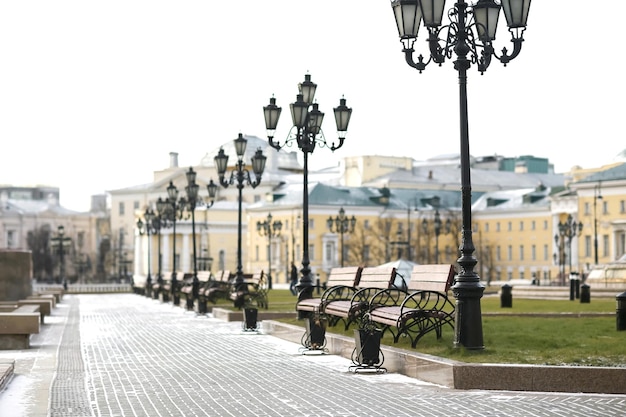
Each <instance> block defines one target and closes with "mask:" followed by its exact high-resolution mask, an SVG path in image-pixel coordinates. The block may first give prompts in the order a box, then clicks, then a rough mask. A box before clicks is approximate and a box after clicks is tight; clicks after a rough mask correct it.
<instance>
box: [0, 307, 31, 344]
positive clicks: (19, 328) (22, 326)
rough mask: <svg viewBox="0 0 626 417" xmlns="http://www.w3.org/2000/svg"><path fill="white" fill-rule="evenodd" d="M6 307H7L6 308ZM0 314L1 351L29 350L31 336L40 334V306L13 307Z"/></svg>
mask: <svg viewBox="0 0 626 417" xmlns="http://www.w3.org/2000/svg"><path fill="white" fill-rule="evenodd" d="M5 307H6V306H5ZM2 310H3V311H2V312H0V349H11V350H13V349H28V348H29V347H30V335H31V334H35V333H39V316H40V314H39V306H37V305H34V304H33V305H21V306H17V307H15V306H13V307H12V309H11V311H6V308H3V309H2Z"/></svg>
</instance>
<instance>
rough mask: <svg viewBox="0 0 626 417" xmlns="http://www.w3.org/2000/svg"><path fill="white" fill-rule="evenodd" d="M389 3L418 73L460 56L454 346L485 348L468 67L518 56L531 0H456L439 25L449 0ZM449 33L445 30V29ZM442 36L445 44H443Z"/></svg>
mask: <svg viewBox="0 0 626 417" xmlns="http://www.w3.org/2000/svg"><path fill="white" fill-rule="evenodd" d="M501 5H502V7H503V8H504V12H505V13H504V14H505V17H506V20H507V25H508V26H509V31H510V32H511V35H512V39H511V41H512V42H513V45H514V49H513V51H512V52H511V53H510V54H509V53H508V52H507V50H506V49H503V50H502V53H501V54H500V55H498V54H496V53H495V51H494V49H493V47H492V44H491V42H492V41H493V40H494V39H495V32H496V27H495V25H494V24H497V19H494V15H495V16H497V14H499V13H500V8H501ZM391 6H392V8H393V11H394V16H395V18H396V25H397V28H398V34H399V36H400V41H401V42H402V43H403V45H404V49H403V52H404V54H405V60H406V62H407V64H408V65H409V66H411V67H413V68H415V69H416V70H418V71H419V72H420V73H421V72H422V71H424V70H425V69H426V66H427V65H428V64H429V63H431V62H434V63H436V64H438V65H441V64H442V63H443V62H445V60H446V59H449V58H452V56H454V55H455V56H456V60H455V61H454V68H455V69H456V70H457V72H458V79H459V118H460V147H461V196H462V202H461V207H462V216H463V222H462V232H461V233H462V234H461V245H460V247H459V249H460V251H461V257H460V258H459V260H458V263H459V266H460V271H459V273H458V275H457V280H456V283H455V285H454V286H453V287H452V291H453V293H454V296H455V298H456V304H457V307H456V311H455V336H454V346H455V347H459V346H464V347H465V348H467V349H483V348H484V345H483V333H482V318H481V316H482V314H481V308H480V299H481V298H482V295H483V292H484V289H485V288H484V286H483V285H482V284H481V283H480V278H479V276H478V274H477V273H476V272H475V271H474V267H475V266H476V264H477V262H478V261H477V259H476V257H475V256H474V251H475V247H474V243H473V241H472V222H471V220H472V216H471V203H472V201H471V178H470V152H469V127H468V106H467V70H468V69H469V68H470V66H471V64H472V63H476V64H477V67H478V70H479V71H480V72H481V73H482V72H485V71H486V70H487V68H488V67H489V65H490V63H491V60H492V57H495V58H496V59H498V60H499V61H500V62H501V63H503V64H505V65H506V64H507V63H508V62H510V61H511V60H512V59H514V58H515V57H517V56H518V54H519V53H520V51H521V45H522V41H523V37H522V34H523V32H524V30H525V29H526V21H527V18H528V10H529V6H530V1H529V0H520V1H516V2H514V3H513V2H511V1H510V0H503V1H502V3H501V4H498V3H496V2H494V1H490V0H480V1H478V2H477V3H476V4H474V5H473V6H472V9H471V10H468V6H469V5H468V3H467V2H466V1H464V0H457V1H456V2H455V4H454V6H453V8H452V10H450V11H449V13H448V17H449V18H450V20H451V23H450V24H449V25H443V26H442V24H441V19H442V16H443V15H444V8H445V2H440V1H434V0H419V1H418V0H393V1H392V2H391ZM422 22H423V23H424V26H425V27H426V28H427V30H428V35H429V36H428V45H429V52H430V57H429V58H428V59H427V60H426V62H425V61H424V57H423V55H419V56H418V61H417V62H415V61H414V60H413V52H415V50H414V49H413V45H414V43H415V41H416V39H417V35H418V30H419V26H420V24H421V23H422ZM441 32H447V33H443V34H442V33H441ZM440 40H441V43H440Z"/></svg>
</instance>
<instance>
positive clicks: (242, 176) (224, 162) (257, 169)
mask: <svg viewBox="0 0 626 417" xmlns="http://www.w3.org/2000/svg"><path fill="white" fill-rule="evenodd" d="M234 142H235V153H236V154H237V165H236V166H235V168H234V169H233V170H232V171H231V173H230V178H229V179H228V180H227V179H226V177H225V175H226V169H227V168H228V155H226V154H225V153H224V149H223V148H220V150H219V152H218V154H217V156H216V157H215V166H216V167H217V174H218V175H219V178H220V184H221V185H222V187H224V188H228V186H230V185H233V184H234V183H235V182H237V189H238V190H239V201H238V203H239V206H238V208H239V212H238V218H237V274H236V276H235V288H236V290H237V291H245V288H244V285H243V283H244V280H243V266H242V263H241V228H242V220H241V213H242V207H241V203H242V199H243V198H242V190H243V187H244V186H245V184H246V183H247V184H248V185H249V186H251V187H252V188H256V187H257V186H258V185H259V184H260V183H261V176H262V175H263V170H265V162H266V161H267V157H266V156H265V155H263V152H262V151H261V149H257V150H256V152H255V154H254V156H253V157H252V158H251V161H252V171H253V172H254V176H255V179H254V181H253V180H252V178H251V177H250V171H248V170H247V169H246V168H245V166H244V162H243V157H244V154H245V153H246V146H247V145H248V140H247V139H246V138H244V137H243V135H242V134H241V133H240V134H239V136H238V137H237V139H235V140H234ZM237 307H241V306H240V305H237Z"/></svg>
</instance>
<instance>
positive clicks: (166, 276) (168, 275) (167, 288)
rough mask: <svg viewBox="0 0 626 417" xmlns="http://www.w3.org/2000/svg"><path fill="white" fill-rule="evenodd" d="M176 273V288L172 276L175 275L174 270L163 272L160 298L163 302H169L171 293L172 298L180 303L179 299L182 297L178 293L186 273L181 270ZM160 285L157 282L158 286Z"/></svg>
mask: <svg viewBox="0 0 626 417" xmlns="http://www.w3.org/2000/svg"><path fill="white" fill-rule="evenodd" d="M175 274H176V288H172V277H173V276H174V272H172V271H164V272H163V274H162V276H163V283H162V285H161V286H160V291H159V299H160V300H161V301H162V302H164V303H167V302H169V301H170V295H171V296H172V298H174V303H175V304H176V305H178V304H177V300H178V299H179V297H180V296H179V294H178V293H179V292H180V286H181V282H182V280H183V277H184V274H183V273H182V272H180V271H177V272H175ZM158 285H159V284H158V283H157V286H158ZM153 288H154V287H153Z"/></svg>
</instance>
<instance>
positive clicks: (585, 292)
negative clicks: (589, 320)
mask: <svg viewBox="0 0 626 417" xmlns="http://www.w3.org/2000/svg"><path fill="white" fill-rule="evenodd" d="M580 302H581V303H589V302H591V289H590V287H589V285H587V284H583V285H581V286H580Z"/></svg>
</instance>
